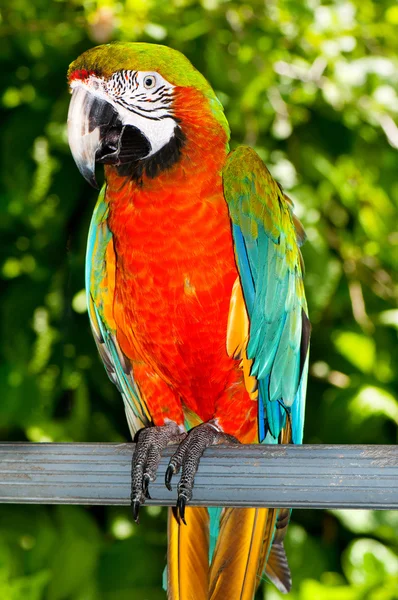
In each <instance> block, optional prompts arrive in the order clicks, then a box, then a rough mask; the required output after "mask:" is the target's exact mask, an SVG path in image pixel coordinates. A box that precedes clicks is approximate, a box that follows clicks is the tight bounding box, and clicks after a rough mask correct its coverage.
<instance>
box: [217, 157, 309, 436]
mask: <svg viewBox="0 0 398 600" xmlns="http://www.w3.org/2000/svg"><path fill="white" fill-rule="evenodd" d="M239 152H241V154H242V153H244V156H245V157H248V158H249V160H250V162H249V160H248V161H247V163H246V161H244V164H242V162H241V161H239V163H238V160H239V159H238V158H237V156H238V155H239ZM248 155H250V156H248ZM253 155H254V156H255V158H253ZM246 164H252V165H254V169H253V172H247V171H246V172H245V167H246ZM259 165H260V166H259ZM242 171H243V174H242ZM239 173H240V174H241V175H240V177H241V180H240V181H241V183H239V180H238V181H237V178H238V177H239ZM256 178H257V179H256ZM260 179H261V182H260V183H261V185H256V181H260ZM270 179H271V178H270V175H269V173H268V171H267V170H266V167H265V166H264V165H263V164H262V163H260V161H259V159H258V157H257V155H255V153H254V151H253V150H250V149H247V148H246V149H243V150H240V149H238V150H237V151H235V153H232V155H230V158H229V162H228V163H227V166H226V169H225V171H224V190H227V191H226V192H225V193H226V200H227V203H228V205H229V208H230V213H231V219H232V223H233V225H232V233H233V238H234V243H235V254H236V260H237V266H238V270H239V275H240V280H241V285H242V290H243V295H244V299H245V303H246V309H247V312H248V317H249V322H250V333H249V342H248V346H247V356H248V358H249V359H251V360H252V361H253V363H252V368H251V375H253V376H255V377H256V378H257V381H258V392H259V397H258V436H259V441H260V442H261V441H262V442H264V443H277V442H278V438H279V434H280V432H281V430H282V428H283V427H285V425H286V419H287V415H289V417H290V421H291V428H292V441H293V442H294V443H301V441H302V432H303V424H304V405H305V392H306V381H307V373H308V346H309V331H310V328H309V321H308V317H307V315H306V310H307V308H306V304H305V297H304V294H303V288H302V281H301V279H302V268H301V267H302V265H301V255H300V251H299V249H298V245H299V244H300V242H302V241H303V239H304V232H303V229H302V226H301V224H300V223H299V221H298V220H297V219H296V218H293V216H292V215H291V212H290V211H291V205H290V201H289V200H288V199H287V198H286V197H285V195H284V194H283V192H282V191H281V190H280V188H279V187H278V186H276V184H275V185H273V183H274V182H272V180H271V181H270ZM259 189H261V190H264V195H265V197H262V198H260V197H259V195H258V194H259V192H258V190H259ZM231 190H232V192H235V195H234V194H233V193H232V192H231ZM286 215H288V217H286ZM282 223H284V225H283V226H282ZM294 223H295V224H296V227H297V228H298V230H297V236H296V234H295V225H294ZM286 227H288V230H286ZM284 228H285V229H284ZM289 228H290V229H289ZM277 232H278V234H277ZM297 238H298V239H297ZM292 257H293V259H292ZM292 260H294V261H295V262H292Z"/></svg>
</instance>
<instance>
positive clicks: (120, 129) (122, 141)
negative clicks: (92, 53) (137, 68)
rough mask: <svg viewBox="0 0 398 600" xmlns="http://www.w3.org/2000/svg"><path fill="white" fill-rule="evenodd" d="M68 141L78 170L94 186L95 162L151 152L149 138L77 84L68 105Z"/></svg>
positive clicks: (112, 161) (128, 158)
mask: <svg viewBox="0 0 398 600" xmlns="http://www.w3.org/2000/svg"><path fill="white" fill-rule="evenodd" d="M68 141H69V146H70V149H71V152H72V156H73V158H74V160H75V163H76V165H77V168H78V169H79V171H80V173H81V174H82V175H83V177H84V178H85V179H86V181H88V183H89V184H90V185H92V186H93V187H95V188H97V189H98V184H97V181H96V179H95V164H96V163H97V162H100V163H105V164H112V165H122V164H126V163H131V162H134V161H137V160H139V159H141V158H145V157H146V156H147V155H148V154H149V153H150V151H151V144H150V142H149V140H148V139H147V138H146V136H145V135H144V134H143V133H142V132H141V131H140V130H139V129H138V128H137V127H134V126H133V125H129V124H123V122H122V120H121V118H120V116H119V114H118V112H117V110H116V109H115V108H114V107H113V106H112V104H110V103H109V102H107V101H106V100H105V99H104V98H102V97H99V96H97V95H96V94H95V92H91V91H90V90H88V89H86V88H85V87H83V86H80V85H79V86H76V87H75V88H74V90H73V92H72V98H71V101H70V105H69V112H68Z"/></svg>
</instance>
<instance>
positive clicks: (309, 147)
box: [0, 0, 398, 600]
mask: <svg viewBox="0 0 398 600" xmlns="http://www.w3.org/2000/svg"><path fill="white" fill-rule="evenodd" d="M0 37H1V39H0V56H1V70H0V82H1V85H0V94H1V96H0V105H1V107H0V108H1V124H2V125H1V147H2V161H1V166H0V168H1V175H0V177H1V183H2V191H1V201H0V232H1V247H0V275H1V281H2V284H3V285H2V295H1V305H0V309H1V313H0V327H1V350H0V352H1V363H0V394H1V409H0V439H2V440H29V441H32V442H39V441H47V442H48V441H76V442H79V441H104V442H105V441H124V440H126V439H128V430H127V425H126V423H125V417H124V413H123V407H122V402H121V400H120V398H119V396H118V393H117V391H116V389H115V388H114V387H113V386H112V384H111V383H110V382H109V381H108V379H107V377H106V375H105V372H104V369H103V367H102V365H101V363H100V360H99V358H98V357H97V354H96V350H95V346H94V342H93V341H92V339H91V335H90V332H89V326H88V317H87V314H86V306H85V299H84V291H83V282H84V277H83V268H84V253H85V243H86V235H87V229H88V223H89V219H90V216H91V212H92V210H93V207H94V202H95V197H96V192H95V191H93V190H92V189H91V188H89V186H88V185H87V184H86V183H85V181H84V180H83V178H82V177H81V176H80V175H79V173H78V171H77V169H76V167H75V165H74V163H73V161H72V158H71V156H70V153H69V149H68V146H67V141H66V128H65V121H66V114H67V108H68V101H69V97H68V92H67V88H66V79H65V74H66V70H67V67H68V65H69V63H70V62H71V61H72V60H74V59H75V58H76V57H77V56H78V55H79V54H80V53H81V52H82V51H84V50H86V49H87V48H89V47H91V46H93V45H95V44H99V43H103V42H108V41H110V40H131V41H134V40H140V41H150V42H157V43H164V44H168V45H170V46H172V47H174V48H177V49H179V50H181V51H182V52H184V53H185V54H186V55H187V56H188V57H189V58H190V59H191V61H192V62H193V63H194V65H195V66H196V67H197V68H198V69H199V70H201V71H202V72H203V73H204V74H205V75H206V77H207V78H208V79H209V80H210V82H211V84H212V85H213V87H214V89H215V90H216V92H217V94H218V95H219V97H220V99H221V101H222V102H223V104H224V106H225V109H226V113H227V117H228V119H229V122H230V124H231V128H232V144H233V145H236V144H238V143H241V142H244V143H246V144H250V145H252V146H254V147H255V148H256V150H257V151H258V152H259V154H260V155H261V156H262V157H263V159H264V160H265V161H266V163H267V165H268V167H269V168H270V170H271V172H272V174H273V175H274V176H275V177H276V178H277V179H278V180H279V181H280V182H281V183H282V185H283V186H284V188H285V189H286V191H287V192H288V194H289V195H290V196H291V197H292V199H293V200H294V202H295V206H296V212H297V214H298V216H299V217H300V218H301V219H302V221H303V223H304V225H305V228H306V231H307V234H308V242H307V244H306V245H305V247H304V250H303V252H304V258H305V262H306V269H307V274H306V288H307V294H308V300H309V307H310V315H311V320H312V323H313V337H312V340H313V341H312V352H311V368H310V380H309V390H308V402H307V419H306V429H305V441H306V442H307V443H368V444H395V443H396V442H397V424H398V402H397V399H396V392H397V327H398V311H397V308H396V291H397V290H396V280H395V281H394V274H395V273H396V272H397V266H398V251H397V248H398V233H397V223H398V219H397V201H398V179H397V163H398V157H397V148H398V127H397V124H396V122H397V113H398V97H397V92H396V90H397V83H398V63H397V58H396V57H397V46H398V6H397V5H396V3H395V2H394V1H393V0H391V1H389V0H379V1H377V2H372V1H370V0H358V1H355V2H354V1H351V2H350V1H346V0H342V1H337V0H335V1H330V2H320V1H319V0H307V1H305V0H281V1H277V0H273V1H271V0H269V1H266V2H259V1H255V2H247V3H243V2H224V1H222V0H202V2H198V1H189V0H168V1H161V0H150V1H149V0H148V1H145V0H141V1H140V0H126V1H125V2H123V1H120V2H113V1H112V0H109V1H107V0H104V1H101V0H91V1H87V2H84V3H83V4H82V3H80V2H77V1H74V0H57V1H51V0H34V2H32V1H31V0H3V3H2V8H1V17H0ZM143 513H144V514H143V517H142V524H141V526H140V527H139V528H138V527H136V526H135V525H133V524H132V520H131V516H130V513H129V511H128V510H127V509H122V508H120V509H119V508H95V509H85V508H82V507H46V506H37V507H36V506H30V507H22V506H1V507H0V598H1V599H2V600H41V599H42V598H43V599H45V600H63V599H65V600H102V599H103V600H132V599H134V600H157V599H161V598H163V599H164V598H165V594H164V592H163V591H162V589H161V573H162V569H163V565H164V560H165V548H166V527H165V513H164V512H163V511H161V509H158V508H152V509H147V510H146V511H143ZM286 546H287V552H288V556H289V560H290V564H291V568H292V573H293V581H294V587H293V592H292V593H291V596H290V598H292V600H318V599H320V600H323V599H325V600H328V599H330V600H335V599H338V600H362V599H363V600H365V599H369V600H393V599H397V598H398V554H397V548H398V515H397V513H393V512H383V513H381V512H380V513H376V512H366V511H357V512H347V511H345V512H344V511H329V512H323V511H303V510H302V511H299V510H296V511H294V512H293V520H292V524H291V526H290V529H289V532H288V536H287V542H286ZM279 597H280V595H279V593H278V592H277V591H275V589H274V588H273V587H272V586H271V585H269V584H268V585H265V586H263V587H262V588H260V590H259V592H258V596H257V597H256V598H258V599H260V598H266V599H267V600H276V599H277V598H279ZM226 600H227V599H226Z"/></svg>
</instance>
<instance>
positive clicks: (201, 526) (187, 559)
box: [167, 507, 227, 600]
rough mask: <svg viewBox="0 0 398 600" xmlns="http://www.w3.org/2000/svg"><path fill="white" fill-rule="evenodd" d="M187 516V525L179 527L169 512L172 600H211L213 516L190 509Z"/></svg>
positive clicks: (170, 597) (170, 511)
mask: <svg viewBox="0 0 398 600" xmlns="http://www.w3.org/2000/svg"><path fill="white" fill-rule="evenodd" d="M185 514H186V521H187V525H184V524H182V523H181V524H179V523H178V521H177V520H176V519H175V517H174V515H173V511H172V509H169V514H168V538H169V543H168V551H167V590H168V599H169V600H208V589H209V513H208V512H207V508H191V507H187V509H186V513H185ZM225 599H227V596H226V597H225Z"/></svg>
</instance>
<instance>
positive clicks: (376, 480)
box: [0, 443, 398, 509]
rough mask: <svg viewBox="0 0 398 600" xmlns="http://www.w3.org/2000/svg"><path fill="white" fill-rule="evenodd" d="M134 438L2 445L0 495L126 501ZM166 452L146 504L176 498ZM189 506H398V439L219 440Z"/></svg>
mask: <svg viewBox="0 0 398 600" xmlns="http://www.w3.org/2000/svg"><path fill="white" fill-rule="evenodd" d="M133 449H134V444H28V443H4V444H0V502H9V503H10V502H13V503H31V504H129V502H130V463H131V455H132V452H133ZM174 450H175V449H173V448H172V447H170V448H167V450H166V451H165V452H164V454H163V457H162V461H161V464H160V467H159V471H158V477H157V480H156V482H154V483H151V484H150V493H151V496H152V500H148V501H147V504H148V505H151V504H152V505H164V506H170V505H173V504H174V503H175V501H176V497H177V494H176V485H177V482H178V475H177V476H175V477H174V480H173V492H169V491H168V490H167V489H166V487H165V485H164V475H165V470H166V467H167V464H168V460H169V458H170V456H171V454H172V453H173V451H174ZM191 504H192V505H193V506H256V507H261V506H268V507H283V506H285V507H292V508H366V509H398V446H321V445H318V446H309V445H308V446H293V445H289V446H265V445H250V446H249V445H241V446H234V447H231V446H229V447H226V446H217V447H214V448H209V449H208V450H206V452H205V454H204V456H203V458H202V460H201V462H200V466H199V471H198V473H197V475H196V479H195V487H194V496H193V500H192V502H191Z"/></svg>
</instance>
